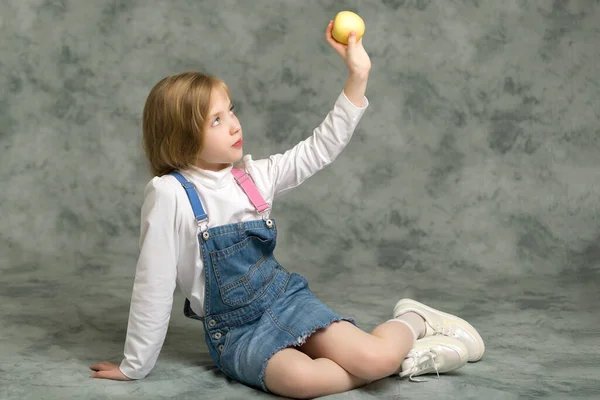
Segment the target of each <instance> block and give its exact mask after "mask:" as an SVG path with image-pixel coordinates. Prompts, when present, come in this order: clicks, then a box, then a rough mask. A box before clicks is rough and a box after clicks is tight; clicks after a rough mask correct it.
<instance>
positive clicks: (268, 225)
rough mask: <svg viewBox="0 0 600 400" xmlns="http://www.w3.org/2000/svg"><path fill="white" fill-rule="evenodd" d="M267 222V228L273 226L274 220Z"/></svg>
mask: <svg viewBox="0 0 600 400" xmlns="http://www.w3.org/2000/svg"><path fill="white" fill-rule="evenodd" d="M265 223H266V224H267V228H272V227H273V221H271V219H268V220H266V221H265Z"/></svg>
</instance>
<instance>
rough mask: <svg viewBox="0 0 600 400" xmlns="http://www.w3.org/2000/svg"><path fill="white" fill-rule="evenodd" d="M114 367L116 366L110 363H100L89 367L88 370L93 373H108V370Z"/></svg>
mask: <svg viewBox="0 0 600 400" xmlns="http://www.w3.org/2000/svg"><path fill="white" fill-rule="evenodd" d="M115 366H116V364H113V363H111V362H108V361H102V362H100V363H97V364H94V365H92V366H91V367H90V369H91V370H93V371H108V370H110V369H112V368H114V367H115Z"/></svg>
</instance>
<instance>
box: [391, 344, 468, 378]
mask: <svg viewBox="0 0 600 400" xmlns="http://www.w3.org/2000/svg"><path fill="white" fill-rule="evenodd" d="M468 358H469V351H468V350H467V347H466V346H465V345H464V344H463V343H462V342H461V341H460V340H458V339H455V338H452V337H444V336H432V337H428V338H424V339H419V340H417V342H416V343H415V346H414V347H413V348H412V349H411V350H410V351H409V352H408V355H407V356H406V358H405V359H404V361H403V362H402V372H400V378H404V377H407V376H408V379H410V380H411V381H413V382H424V381H425V380H418V379H413V376H419V375H425V374H430V373H432V372H435V373H437V376H438V378H439V377H440V373H444V372H449V371H454V370H457V369H459V368H460V367H462V366H464V365H465V364H466V363H467V360H468Z"/></svg>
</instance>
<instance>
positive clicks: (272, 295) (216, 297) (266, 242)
mask: <svg viewBox="0 0 600 400" xmlns="http://www.w3.org/2000/svg"><path fill="white" fill-rule="evenodd" d="M231 172H232V174H233V175H234V178H235V179H236V181H237V183H238V185H239V186H240V187H241V188H242V190H243V191H244V193H245V194H246V196H247V197H248V199H249V200H250V202H251V203H252V204H253V205H254V208H255V210H256V212H257V219H256V220H252V221H247V222H240V223H233V224H229V225H223V226H217V227H212V228H210V229H207V230H203V229H201V232H200V233H199V234H198V241H199V244H200V257H202V261H203V264H204V271H205V273H204V276H205V279H206V284H205V297H204V313H205V316H204V317H200V316H198V315H197V314H195V313H194V312H193V311H192V309H191V307H190V302H189V300H188V299H186V301H185V306H184V314H185V315H186V316H187V317H189V318H194V319H199V320H201V321H202V322H203V325H204V338H205V341H206V344H207V346H208V350H209V353H210V355H211V357H212V359H213V360H214V362H215V364H216V365H217V368H219V370H221V371H222V372H223V373H224V374H225V375H227V376H229V377H230V378H232V379H235V380H237V381H239V382H242V383H244V384H246V385H249V386H252V387H255V388H258V389H261V390H263V391H265V392H269V390H268V389H267V387H266V386H265V383H264V375H265V369H266V366H267V362H268V361H269V359H270V358H271V357H272V356H273V355H274V354H275V353H276V352H277V351H279V350H282V349H284V348H286V347H290V346H300V345H302V344H303V343H304V342H305V341H306V338H308V337H309V336H310V335H311V334H312V333H314V332H315V331H316V330H318V329H320V328H325V327H327V326H329V325H330V324H331V323H332V322H334V321H340V320H345V321H349V322H351V323H353V324H354V323H355V321H354V319H352V318H343V317H341V316H340V315H339V314H337V313H336V312H335V311H333V310H332V309H330V308H329V307H328V306H327V305H325V304H324V303H322V302H321V301H320V300H319V299H318V298H317V297H316V296H315V295H314V294H313V293H312V291H311V290H310V288H309V286H308V282H307V280H306V279H305V278H304V277H303V276H302V275H300V274H297V273H290V272H288V271H287V270H286V269H284V268H283V267H282V266H281V265H280V264H279V263H278V262H277V260H276V259H275V257H274V255H273V250H274V249H275V242H276V239H277V226H276V224H275V221H274V220H273V219H270V218H261V217H260V215H261V214H262V215H265V213H266V212H267V211H269V209H270V207H269V204H268V203H266V202H265V201H264V199H263V197H262V196H261V194H260V192H259V191H258V189H257V188H256V185H255V184H254V182H253V180H252V178H251V177H250V176H249V175H247V174H246V173H245V172H244V171H243V170H240V169H232V171H231ZM172 175H173V176H175V177H176V178H177V180H178V181H179V182H180V183H181V184H182V186H183V188H184V189H185V191H186V193H187V196H188V199H189V200H190V204H191V206H192V209H193V211H194V216H195V218H196V221H197V222H198V224H199V226H202V225H201V223H202V222H206V221H207V220H208V216H207V214H206V213H205V212H204V209H203V207H202V203H201V202H200V199H199V197H198V193H197V192H196V188H195V186H194V184H192V183H191V182H189V181H188V180H186V179H185V177H184V176H183V175H181V174H180V173H179V172H173V173H172Z"/></svg>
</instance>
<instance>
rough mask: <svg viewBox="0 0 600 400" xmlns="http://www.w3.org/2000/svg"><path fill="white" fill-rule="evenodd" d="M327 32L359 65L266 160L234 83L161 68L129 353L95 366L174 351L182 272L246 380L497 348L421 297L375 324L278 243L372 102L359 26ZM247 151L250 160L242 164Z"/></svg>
mask: <svg viewBox="0 0 600 400" xmlns="http://www.w3.org/2000/svg"><path fill="white" fill-rule="evenodd" d="M331 30H332V21H330V22H329V25H328V26H327V30H326V39H327V42H328V43H329V44H330V45H331V46H332V47H333V48H334V49H335V50H336V52H337V53H338V54H339V55H340V56H341V57H342V59H343V61H344V62H345V64H346V66H347V68H348V72H349V76H348V80H347V82H346V85H345V86H344V89H343V92H342V93H340V95H339V96H338V98H337V101H336V102H335V104H334V106H333V109H332V110H331V111H330V112H329V114H328V115H327V117H326V118H325V120H324V121H323V122H322V124H321V125H320V126H319V127H318V128H316V129H315V130H314V132H313V134H312V136H311V137H309V138H308V139H306V140H304V141H302V142H300V143H299V144H297V145H296V146H295V147H293V148H292V149H290V150H288V151H287V152H285V153H284V154H277V155H273V156H271V157H269V158H268V159H264V160H256V161H254V160H252V157H251V156H250V155H246V156H244V157H243V154H242V148H243V135H242V128H241V126H240V123H239V121H238V119H237V117H236V115H235V113H234V107H233V104H232V103H231V100H230V98H231V96H230V93H229V89H228V88H227V86H226V85H225V84H224V83H223V82H222V81H220V80H219V79H217V78H215V77H212V76H207V75H203V74H200V73H184V74H180V75H176V76H171V77H167V78H165V79H163V80H161V81H160V82H159V83H158V84H156V86H155V87H154V88H153V89H152V91H151V92H150V94H149V96H148V99H147V101H146V104H145V107H144V115H143V136H144V149H145V152H146V155H147V157H148V160H149V163H150V166H151V169H152V172H153V173H154V175H156V177H154V178H153V179H152V180H151V181H150V183H149V184H148V186H147V187H146V191H145V200H144V205H143V207H142V226H141V238H140V247H141V250H140V256H139V260H138V264H137V268H136V275H135V282H134V287H133V295H132V298H131V308H130V313H129V323H128V328H127V337H126V341H125V352H124V353H125V357H124V359H123V360H122V362H121V363H120V365H117V364H113V363H109V362H103V363H99V364H95V365H93V366H92V367H91V369H92V370H94V371H97V372H96V373H94V374H93V375H92V377H94V378H106V379H115V380H130V379H141V378H144V377H145V376H146V375H147V374H148V373H149V372H150V370H151V369H152V368H153V367H154V365H155V363H156V359H157V357H158V354H159V352H160V350H161V347H162V344H163V341H164V339H165V335H166V332H167V326H168V323H169V317H170V313H171V306H172V302H173V292H174V290H175V286H176V282H178V283H179V285H180V287H181V290H182V292H183V293H184V294H185V296H186V302H185V309H184V312H185V315H186V316H188V317H191V318H196V319H199V320H201V321H202V323H203V326H204V333H205V341H206V344H207V346H208V350H209V352H210V355H211V357H212V358H213V360H214V362H215V364H216V365H217V367H218V368H219V369H220V370H221V371H222V372H223V373H224V374H226V375H227V376H229V377H231V378H233V379H236V380H238V381H240V382H242V383H244V384H246V385H249V386H253V387H255V388H258V389H261V390H264V391H265V392H271V393H275V394H278V395H281V396H286V397H294V398H312V397H318V396H324V395H328V394H333V393H338V392H342V391H347V390H350V389H353V388H357V387H360V386H363V385H365V384H367V383H369V382H372V381H375V380H377V379H381V378H384V377H387V376H390V375H393V374H400V376H401V377H405V376H408V377H410V378H411V379H412V377H413V376H417V375H421V374H425V373H431V372H434V371H435V372H437V373H439V372H445V371H450V370H454V369H457V368H459V367H461V366H463V365H464V364H465V363H466V362H467V360H469V361H476V360H478V359H480V358H481V357H482V355H483V352H484V344H483V341H482V339H481V337H480V336H479V334H478V333H477V331H476V330H475V329H474V328H473V327H472V326H471V325H469V324H468V323H467V322H466V321H464V320H462V319H460V318H458V317H455V316H452V315H449V314H445V313H442V312H440V311H437V310H435V309H433V308H430V307H427V306H425V305H423V304H421V303H417V302H416V301H413V300H408V299H404V300H401V301H399V302H398V303H397V304H396V307H395V309H394V313H393V318H392V319H391V320H389V321H387V322H386V323H383V324H382V325H380V326H378V327H376V328H375V330H373V331H372V332H371V333H370V334H369V333H367V332H364V331H362V330H360V329H359V328H358V327H357V326H356V325H355V323H354V320H353V319H352V318H348V317H342V316H341V315H339V314H337V313H336V312H335V311H333V310H332V309H330V308H329V307H328V306H326V305H325V304H323V303H322V302H320V301H319V300H318V299H317V297H316V296H315V295H314V294H313V293H312V292H311V290H310V289H309V286H308V283H307V281H306V279H305V278H304V277H303V276H301V275H299V274H296V273H290V272H288V271H287V270H286V269H284V267H283V266H281V265H280V264H279V263H278V262H277V260H276V259H275V257H274V255H273V250H274V248H275V241H276V237H277V226H276V224H275V220H273V219H271V218H270V216H269V214H270V209H271V205H272V201H273V199H274V198H275V197H276V196H278V195H280V194H282V193H284V192H286V191H288V190H290V189H292V188H294V187H296V186H298V185H300V184H301V183H302V182H303V181H304V180H306V179H307V178H308V177H310V176H312V175H313V174H315V173H316V172H317V171H319V170H321V169H323V168H324V167H325V166H327V165H328V164H330V163H331V162H332V161H333V160H334V159H335V158H336V157H337V156H338V155H339V154H340V153H341V151H342V150H343V148H344V146H346V144H347V143H348V141H349V140H350V138H351V136H352V134H353V132H354V130H355V128H356V125H357V124H358V122H359V120H360V119H361V117H362V115H363V113H364V112H365V110H366V108H367V107H368V100H367V98H366V97H365V90H366V86H367V80H368V75H369V71H370V68H371V61H370V59H369V56H368V55H367V53H366V51H365V49H364V47H363V45H362V41H360V40H359V41H358V42H357V41H356V35H355V34H354V33H352V34H351V35H350V40H349V43H348V45H343V44H341V43H338V42H336V41H335V40H334V39H333V38H332V36H331ZM240 160H241V163H240V166H241V168H234V164H236V163H237V162H238V161H240Z"/></svg>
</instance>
